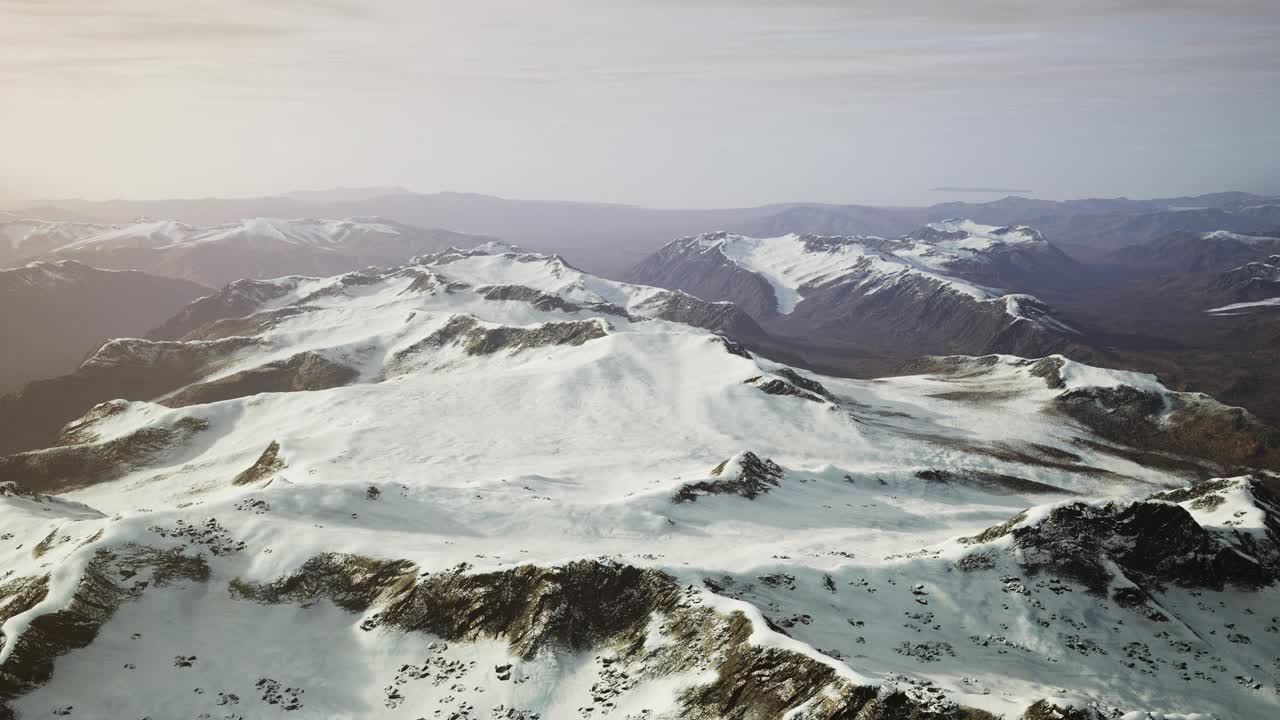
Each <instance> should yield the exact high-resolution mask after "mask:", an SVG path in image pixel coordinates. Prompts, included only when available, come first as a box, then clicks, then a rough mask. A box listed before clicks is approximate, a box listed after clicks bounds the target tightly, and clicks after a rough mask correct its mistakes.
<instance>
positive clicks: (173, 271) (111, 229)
mask: <svg viewBox="0 0 1280 720" xmlns="http://www.w3.org/2000/svg"><path fill="white" fill-rule="evenodd" d="M485 240H486V239H485V238H480V237H473V236H468V235H462V234H459V233H452V232H448V231H444V230H424V229H421V228H416V227H410V226H408V225H402V224H400V223H396V222H392V221H390V220H385V219H381V218H352V219H346V220H312V219H301V220H282V219H275V218H250V219H245V220H239V221H236V222H231V223H225V224H221V225H213V226H195V225H187V224H185V223H180V222H176V221H173V220H142V221H138V222H132V223H127V224H123V225H100V224H90V223H71V222H45V221H39V220H18V221H13V222H7V223H0V265H3V264H6V263H15V262H21V261H24V260H27V259H31V258H39V259H51V260H57V259H70V260H78V261H80V262H83V263H85V264H88V265H93V266H95V267H104V268H112V269H133V270H143V271H146V272H150V273H153V274H156V275H165V276H169V277H180V278H184V279H187V280H191V281H193V282H198V283H201V284H204V285H210V286H214V287H217V286H220V285H223V284H225V283H228V282H233V281H235V280H239V279H242V278H269V277H277V276H280V275H288V274H317V275H332V274H335V273H340V272H347V271H350V270H357V269H359V268H362V267H366V266H369V265H385V264H396V263H402V262H404V261H405V260H407V259H408V258H410V257H412V256H414V255H416V254H419V253H424V252H436V251H439V250H442V249H444V248H448V247H452V246H468V245H474V244H477V243H480V242H484V241H485Z"/></svg>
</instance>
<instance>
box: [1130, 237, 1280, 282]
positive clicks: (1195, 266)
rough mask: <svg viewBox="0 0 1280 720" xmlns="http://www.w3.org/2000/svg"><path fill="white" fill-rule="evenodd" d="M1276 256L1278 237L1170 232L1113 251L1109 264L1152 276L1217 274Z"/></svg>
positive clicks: (1279, 248)
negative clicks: (1115, 264) (1130, 268)
mask: <svg viewBox="0 0 1280 720" xmlns="http://www.w3.org/2000/svg"><path fill="white" fill-rule="evenodd" d="M1278 253H1280V237H1276V236H1274V235H1264V234H1256V235H1246V234H1241V233H1235V232H1228V231H1226V230H1215V231H1212V232H1174V233H1169V234H1168V235H1163V236H1161V237H1159V238H1156V239H1155V240H1152V241H1150V242H1147V243H1143V244H1139V245H1131V246H1129V247H1124V248H1121V249H1119V250H1116V251H1115V252H1114V253H1112V254H1111V260H1112V261H1113V262H1115V263H1118V264H1121V265H1127V266H1130V267H1133V268H1136V269H1141V270H1144V271H1146V272H1149V273H1156V274H1189V273H1220V272H1226V271H1228V270H1231V269H1232V268H1237V267H1240V266H1242V265H1245V264H1247V263H1250V262H1254V261H1258V260H1264V259H1266V258H1267V257H1268V256H1269V255H1275V254H1278Z"/></svg>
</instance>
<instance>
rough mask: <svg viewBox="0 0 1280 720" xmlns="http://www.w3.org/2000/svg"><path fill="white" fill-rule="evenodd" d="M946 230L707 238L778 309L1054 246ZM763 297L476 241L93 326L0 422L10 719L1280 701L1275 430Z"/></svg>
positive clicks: (3, 620) (941, 711)
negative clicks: (830, 340) (908, 358)
mask: <svg viewBox="0 0 1280 720" xmlns="http://www.w3.org/2000/svg"><path fill="white" fill-rule="evenodd" d="M931 230H932V231H933V232H926V233H924V235H923V236H916V237H912V238H897V239H894V240H890V241H886V243H885V245H884V246H883V247H880V248H875V247H872V246H871V243H869V241H867V240H865V239H862V240H857V241H850V240H848V239H842V240H839V241H833V240H830V239H828V240H804V239H801V238H790V239H788V240H787V241H786V242H785V243H751V242H747V241H745V240H744V239H739V238H736V237H729V236H701V237H699V238H693V239H691V240H690V243H689V244H690V245H691V246H696V247H697V248H701V249H702V251H705V252H707V253H712V254H714V253H719V254H720V255H723V256H725V257H737V258H740V262H741V264H742V265H745V266H746V267H748V268H755V269H756V271H759V270H760V269H761V268H783V269H786V270H787V272H784V273H778V274H770V275H768V277H767V278H766V283H765V285H763V286H761V290H760V292H761V294H762V295H765V294H766V293H765V290H768V292H769V293H772V300H773V303H774V305H773V311H774V313H775V314H777V315H779V316H785V315H787V314H789V313H794V312H797V311H798V310H799V308H800V307H802V306H803V305H805V304H806V303H811V302H813V298H814V294H813V293H812V292H811V290H812V289H814V288H817V287H819V286H820V285H821V283H817V284H815V282H814V279H815V278H817V277H822V273H824V272H826V268H829V267H837V266H838V267H839V268H841V269H847V268H848V267H854V268H859V269H860V271H861V272H863V273H864V277H866V278H867V279H869V280H870V281H874V282H883V281H884V280H883V278H884V277H886V276H889V275H902V276H904V277H906V278H908V279H907V280H906V281H905V282H908V283H910V284H912V285H917V284H918V283H921V282H926V281H927V282H929V283H936V284H937V287H936V288H935V290H934V292H935V293H937V294H940V295H944V296H946V297H951V296H952V295H964V294H965V293H966V292H968V291H967V290H964V289H962V287H964V286H963V285H962V283H967V282H968V281H964V280H961V279H958V276H953V275H950V274H948V272H944V270H948V269H950V270H951V271H954V272H956V273H959V272H961V270H959V269H955V268H957V267H963V266H966V264H965V263H960V265H954V266H953V262H954V260H953V258H951V257H950V256H951V255H955V259H971V258H969V255H968V253H965V252H961V250H962V246H963V247H967V248H968V249H976V250H979V251H982V252H990V251H992V249H993V248H994V246H995V244H996V243H997V242H1003V243H1008V244H1013V243H1032V244H1034V243H1038V242H1041V241H1040V240H1038V239H1036V237H1035V235H1033V234H1032V233H1031V232H1029V231H1026V230H1022V229H1018V228H1013V229H1008V230H1005V231H1003V232H995V231H993V230H988V229H979V228H976V227H972V226H967V225H966V226H964V228H963V230H962V229H961V228H959V227H956V228H951V229H949V227H948V226H943V227H940V228H932V229H931ZM960 232H964V233H966V236H965V237H963V238H962V237H959V236H958V233H960ZM935 233H941V234H942V235H945V237H941V236H939V235H936V234H935ZM979 239H985V240H986V241H987V242H988V243H989V245H987V246H983V247H977V248H975V247H973V246H975V245H978V244H979V242H978V241H979ZM814 242H817V243H819V245H817V246H813V247H809V248H806V247H805V244H806V243H814ZM947 243H955V244H956V245H955V246H952V245H948V244H947ZM939 244H941V245H942V246H941V248H940V249H937V253H938V254H937V255H933V254H930V250H931V249H935V246H936V245H939ZM797 247H799V248H800V251H799V252H811V251H816V252H818V253H825V254H829V255H832V256H834V257H831V258H828V257H826V255H818V256H817V257H819V258H821V259H823V260H824V261H827V262H834V261H836V260H838V265H822V267H820V268H816V269H815V267H814V266H813V265H809V264H806V261H808V260H810V259H811V258H807V257H806V256H804V255H802V254H796V253H797V250H796V248H797ZM690 250H692V247H691V248H690ZM774 251H777V254H784V253H790V254H787V255H786V260H787V263H785V264H777V263H773V262H772V260H774V259H776V254H775V255H771V254H770V253H773V252H774ZM908 257H919V258H925V259H924V260H918V261H917V263H916V264H915V265H912V266H910V267H907V266H906V265H905V262H906V260H905V258H908ZM766 260H768V261H770V262H766ZM930 263H932V265H930ZM882 265H886V266H892V270H891V272H890V271H885V272H881V270H880V266H882ZM770 272H771V271H770ZM814 272H817V273H818V274H817V275H813V273H814ZM966 272H968V271H966ZM917 276H918V277H921V278H925V280H916V279H915V278H916V277H917ZM885 287H886V288H887V287H889V286H887V285H886V286H885ZM970 287H976V286H970ZM983 292H984V293H985V292H986V291H983ZM788 293H790V294H788ZM965 296H966V297H969V298H970V299H971V300H972V301H973V302H986V303H990V304H991V305H993V306H999V305H1002V304H1006V305H1007V303H1008V301H1007V300H1006V301H1003V303H1002V302H992V301H993V300H999V298H998V297H993V298H987V297H975V296H971V295H965ZM793 303H794V304H793ZM1003 312H1007V308H1006V309H1005V310H1003ZM1022 322H1025V323H1029V324H1031V323H1035V324H1037V325H1038V324H1039V322H1038V321H1036V320H1032V319H1028V320H1024V321H1022ZM761 330H762V328H761V326H760V325H759V324H757V323H755V322H754V321H753V320H752V319H751V317H750V315H749V314H748V313H746V312H744V310H743V309H739V308H738V307H736V306H735V305H733V304H731V303H726V302H713V301H710V300H708V299H706V298H702V299H699V298H697V297H694V296H692V295H689V294H687V293H684V292H681V291H679V290H673V289H661V288H655V287H651V286H647V285H638V284H632V283H624V282H618V281H613V280H608V279H604V278H601V277H599V276H595V275H592V274H590V273H587V272H584V271H582V270H579V269H578V268H576V267H575V266H574V265H572V264H571V263H569V262H567V261H566V260H565V259H563V258H561V257H558V256H556V255H550V254H542V253H535V252H528V251H523V250H520V249H518V248H515V247H511V246H509V245H501V244H496V243H486V244H481V245H479V246H475V247H468V248H456V249H448V250H443V251H440V252H435V253H430V254H426V255H422V256H419V257H417V258H414V259H412V260H410V261H407V262H404V263H402V264H399V265H397V266H393V267H388V268H381V269H366V270H360V271H355V272H348V273H344V274H339V275H335V276H331V277H308V276H288V277H281V278H274V279H247V280H243V281H240V282H236V283H232V284H230V285H228V286H226V287H224V288H223V289H222V290H220V291H218V292H217V293H214V294H212V295H209V296H207V297H204V298H201V299H199V300H197V301H195V302H194V303H192V304H191V305H189V306H188V307H187V308H185V309H184V310H182V311H181V312H179V313H177V314H175V315H174V317H172V318H171V319H170V320H168V321H166V322H164V323H162V324H160V325H159V327H158V329H157V330H156V331H154V332H153V333H152V334H151V337H150V338H121V339H116V340H113V341H110V342H107V343H105V344H104V345H103V346H102V347H101V348H99V349H98V350H97V352H95V353H94V354H93V355H92V356H91V357H89V358H88V359H87V360H86V361H85V362H84V364H83V365H82V366H81V368H80V369H78V370H77V371H75V372H74V373H72V374H71V375H68V376H65V377H63V378H59V379H55V380H52V381H49V382H48V383H44V384H41V385H39V387H41V388H43V390H42V391H44V392H49V393H53V394H57V393H62V395H61V397H63V398H64V399H65V398H72V397H73V396H74V402H70V401H68V402H67V403H66V407H67V408H74V409H73V410H71V412H72V413H73V415H72V417H69V418H67V420H68V422H67V423H66V424H65V425H63V426H61V427H59V428H54V429H53V430H52V431H51V432H50V434H49V435H48V436H47V437H46V438H43V439H37V440H34V441H33V442H34V444H32V445H31V446H30V447H27V448H23V449H21V450H19V451H5V452H6V454H5V455H4V456H3V457H0V488H3V489H2V490H0V528H3V534H0V567H3V568H4V569H5V571H6V573H5V575H4V577H3V579H2V580H0V634H2V635H3V642H2V643H0V717H4V718H14V717H22V718H27V717H70V718H75V717H142V716H151V717H188V716H192V717H197V716H201V715H202V714H203V715H207V716H208V717H219V718H228V717H235V718H244V717H274V716H276V715H282V716H292V717H362V718H365V717H367V718H373V717H380V718H381V717H385V718H424V717H440V718H453V719H454V720H462V719H471V720H478V719H480V718H490V719H492V718H512V719H523V720H534V719H539V718H548V719H549V718H596V717H608V718H616V719H617V720H624V719H626V718H631V719H632V720H636V719H652V720H661V719H666V718H703V719H708V720H709V719H711V718H724V717H740V718H746V719H750V720H755V719H757V718H758V719H761V720H763V719H764V718H780V717H789V718H808V719H810V720H837V719H847V718H859V717H861V718H885V719H887V720H891V719H902V720H906V719H908V718H944V719H949V720H951V719H954V720H959V719H962V718H964V719H968V720H988V719H994V718H996V717H1000V716H1003V717H1018V718H1026V719H1028V720H1041V719H1043V718H1069V719H1070V720H1082V719H1085V718H1097V717H1126V718H1140V717H1164V718H1166V719H1168V718H1174V719H1177V720H1192V719H1193V718H1203V717H1207V716H1214V717H1220V718H1228V717H1232V718H1234V717H1268V716H1270V715H1273V714H1275V712H1276V711H1277V710H1278V709H1280V668H1277V667H1276V665H1275V658H1274V655H1275V653H1274V641H1273V637H1274V635H1275V633H1276V632H1277V629H1276V626H1277V622H1278V620H1277V618H1276V617H1275V612H1274V610H1273V608H1274V607H1275V606H1276V601H1277V600H1280V596H1277V584H1276V581H1277V579H1280V496H1278V495H1277V489H1278V488H1277V476H1276V475H1275V474H1274V472H1275V471H1276V470H1280V433H1277V431H1276V430H1275V429H1274V428H1273V427H1271V426H1269V425H1267V424H1266V423H1264V422H1262V421H1260V420H1259V419H1258V418H1256V417H1254V416H1252V415H1251V414H1249V413H1248V412H1246V411H1244V410H1241V409H1239V408H1232V407H1229V406H1226V405H1223V404H1220V403H1218V402H1217V401H1215V400H1213V399H1212V398H1209V397H1208V396H1205V395H1201V394H1196V393H1183V392H1177V391H1174V390H1171V389H1170V388H1169V387H1167V386H1166V385H1165V384H1164V383H1162V382H1161V381H1160V380H1159V379H1157V378H1156V377H1154V376H1152V375H1149V374H1143V373H1137V372H1128V371H1121V370H1109V369H1103V368H1098V367H1095V366H1091V365H1088V364H1083V363H1080V362H1078V361H1076V360H1073V359H1070V358H1068V357H1064V356H1062V355H1048V356H1045V357H1039V358H1026V359H1024V358H1019V357H1014V356H1012V355H1008V354H1003V355H985V356H980V357H973V356H945V357H932V358H926V359H922V360H920V361H918V362H917V364H916V365H915V367H914V368H913V370H912V372H911V373H910V374H907V375H902V376H898V377H889V378H880V379H875V380H856V379H846V378H836V377H828V376H823V375H818V374H814V373H812V372H809V371H805V370H803V369H799V368H795V367H791V366H789V365H787V364H783V363H779V362H776V361H773V360H770V359H768V358H767V357H765V356H763V355H761V354H759V353H757V352H753V351H752V350H751V349H750V341H751V338H752V337H753V336H756V335H758V334H759V333H760V331H761ZM30 390H31V386H29V387H28V390H27V391H26V392H30ZM122 390H123V393H122V392H121V391H122ZM26 392H24V394H23V395H25V394H26ZM77 393H78V394H77ZM23 395H20V396H16V397H18V398H19V401H20V402H30V401H32V400H31V398H30V397H27V398H26V399H25V400H24V399H23ZM13 397H15V396H10V398H13ZM12 410H13V408H12V407H9V408H3V407H0V412H10V411H12ZM15 417H30V413H29V412H20V413H18V414H17V415H3V416H0V418H3V419H2V420H0V421H2V422H3V423H4V425H5V427H7V428H9V427H16V425H17V422H16V421H15V420H14V418H15ZM1144 713H1151V715H1144ZM1161 713H1163V715H1161Z"/></svg>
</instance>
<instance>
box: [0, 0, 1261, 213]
mask: <svg viewBox="0 0 1280 720" xmlns="http://www.w3.org/2000/svg"><path fill="white" fill-rule="evenodd" d="M1277 47H1280V3H1276V2H1273V1H1272V0H1226V1H1225V2H1192V1H1186V0H1184V1H1181V2H1147V1H1146V0H1129V1H1127V2H1107V1H1103V0H1085V1H1084V2H1070V3H1013V2H991V1H987V0H982V1H979V2H964V3H956V2H944V1H942V0H937V1H922V0H905V1H902V0H894V1H892V2H890V1H887V0H873V1H872V2H863V3H849V2H827V1H825V0H798V1H796V2H770V1H768V0H755V1H753V0H738V1H731V0H690V1H688V2H674V1H657V2H620V1H617V0H604V1H596V0H590V1H588V0H552V1H546V2H541V1H540V2H529V1H527V0H520V1H516V0H498V1H487V0H486V1H481V2H454V1H449V2H445V1H443V0H425V1H424V0H413V1H410V0H404V1H400V0H370V1H369V2H348V1H347V0H260V1H259V0H227V1H225V2H216V3H209V2H187V1H182V0H113V1H112V2H109V3H101V2H89V1H88V0H0V86H2V87H3V88H4V91H3V93H4V109H3V111H0V156H2V157H3V158H4V163H3V169H0V205H3V204H10V205H12V204H13V203H15V202H23V201H27V200H31V199H35V198H45V197H70V196H77V197H89V198H95V199H107V198H116V197H123V198H156V197H193V196H206V195H222V196H244V195H255V194H268V193H276V192H282V191H286V190H293V189H299V188H321V187H330V186H339V185H344V186H352V185H400V186H405V187H408V188H410V189H412V190H415V191H420V192H431V191H439V190H459V191H471V192H486V193H493V194H498V195H505V196H511V197H523V198H535V199H575V200H595V201H616V202H627V203H636V204H644V205H651V206H667V207H711V206H740V205H752V204H761V203H766V202H778V201H789V200H799V199H804V200H810V201H829V202H860V203H878V204H927V203H932V202H938V201H942V200H947V199H951V198H953V197H956V196H960V195H963V196H965V197H969V198H971V197H977V198H980V197H981V196H982V193H977V194H974V193H964V192H963V191H964V189H966V188H980V189H993V190H997V191H1004V190H1008V189H1015V190H1024V191H1031V192H1032V193H1034V194H1035V195H1037V196H1040V197H1050V198H1067V197H1081V196H1119V195H1124V196H1129V197H1154V196H1173V195H1184V194H1195V193H1200V192H1209V191H1213V190H1220V189H1223V188H1231V189H1240V190H1249V191H1253V192H1277V191H1280V178H1278V177H1277V173H1276V166H1275V162H1274V161H1275V158H1276V157H1277V156H1278V155H1280V130H1277V123H1276V117H1277V116H1280V92H1278V91H1277V90H1276V88H1277V87H1280V52H1277V50H1276V48H1277ZM934 188H949V190H934Z"/></svg>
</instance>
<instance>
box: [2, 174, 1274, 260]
mask: <svg viewBox="0 0 1280 720" xmlns="http://www.w3.org/2000/svg"><path fill="white" fill-rule="evenodd" d="M13 212H14V214H16V215H17V216H20V217H39V218H45V219H49V220H72V221H77V222H91V223H129V222H132V221H134V220H135V219H136V218H139V217H153V218H170V219H174V220H178V221H181V222H185V223H192V224H196V225H218V224H223V223H234V222H237V221H239V220H240V219H242V218H247V217H282V218H298V217H330V218H335V217H336V218H344V217H381V218H387V219H390V220H394V221H396V222H400V223H404V224H407V225H412V226H417V227H432V228H449V229H451V230H455V231H458V232H463V233H471V234H476V235H483V236H491V237H497V238H501V239H503V240H506V241H508V242H513V243H517V244H520V245H523V246H527V247H530V248H533V249H537V250H539V251H542V252H552V253H559V254H561V255H564V256H565V257H568V258H570V259H571V260H573V261H574V262H575V263H576V264H578V265H579V266H581V267H583V268H584V269H586V270H588V271H590V272H595V273H597V274H603V275H606V276H609V277H615V278H620V277H622V276H623V275H625V273H626V272H627V271H628V270H629V269H630V268H631V267H632V266H634V265H635V264H636V263H638V262H640V261H641V260H643V259H644V258H645V257H647V256H648V255H650V254H651V253H653V252H655V251H656V250H658V249H659V248H661V247H662V246H663V245H665V244H667V243H668V242H670V241H671V240H672V239H673V238H678V237H684V236H687V235H696V234H699V233H703V232H708V231H714V230H723V231H727V232H731V233H736V234H742V235H746V236H749V237H776V236H780V235H785V234H789V233H795V234H800V235H806V234H816V235H875V236H882V237H892V236H897V235H901V234H904V233H908V232H911V231H912V230H914V229H916V228H919V227H921V226H923V225H926V224H928V223H931V222H940V221H943V220H946V219H948V218H957V217H964V218H971V219H973V220H975V221H976V222H979V223H982V224H986V225H995V226H1009V225H1029V226H1031V227H1035V228H1037V229H1039V230H1040V231H1041V232H1042V233H1043V234H1044V236H1045V237H1046V238H1049V239H1050V240H1051V241H1052V242H1054V243H1055V244H1056V245H1058V246H1059V247H1060V248H1061V249H1063V250H1065V251H1068V252H1070V253H1072V254H1073V255H1075V256H1077V257H1079V258H1080V259H1085V260H1090V261H1092V260H1096V259H1098V258H1100V257H1102V256H1104V255H1105V254H1106V253H1108V252H1110V251H1113V250H1116V249H1118V248H1120V247H1123V246H1126V245H1133V244H1141V243H1145V242H1148V241H1150V240H1154V239H1156V238H1158V237H1161V236H1163V235H1167V234H1169V233H1171V232H1175V231H1181V230H1187V231H1194V232H1209V231H1214V230H1226V231H1231V232H1238V233H1249V234H1252V233H1257V234H1266V233H1269V232H1274V231H1276V230H1277V229H1280V198H1277V197H1272V196H1263V195H1254V194H1249V193H1241V192H1227V193H1214V194H1209V195H1200V196H1195V197H1173V198H1156V199H1150V200H1130V199H1126V198H1100V199H1085V200H1066V201H1054V200H1040V199H1034V198H1023V197H1012V196H1011V197H1007V198H1004V199H1001V200H996V201H992V202H985V203H969V202H945V203H940V204H937V205H933V206H929V207H874V206H866V205H840V204H824V203H812V202H792V203H779V204H772V205H763V206H758V207H747V208H719V209H717V208H709V209H655V208H644V207H637V206H632V205H618V204H603V203H581V202H550V201H529V200H513V199H508V198H499V197H493V196H489V195H478V194H473V193H448V192H445V193H414V192H409V191H405V190H404V189H402V188H365V189H359V188H352V189H342V190H337V191H321V192H313V193H288V194H284V195H278V196H267V197H256V198H203V199H171V200H154V201H127V200H113V201H105V202H88V201H83V200H53V201H45V202H43V203H39V204H35V205H32V206H30V207H26V208H20V209H14V211H13Z"/></svg>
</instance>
